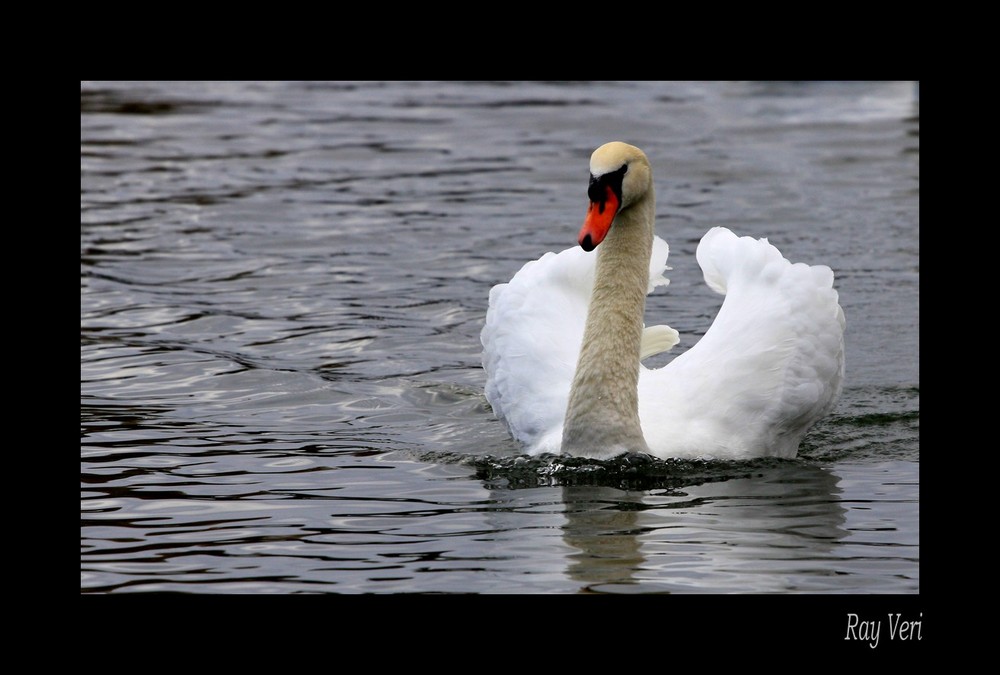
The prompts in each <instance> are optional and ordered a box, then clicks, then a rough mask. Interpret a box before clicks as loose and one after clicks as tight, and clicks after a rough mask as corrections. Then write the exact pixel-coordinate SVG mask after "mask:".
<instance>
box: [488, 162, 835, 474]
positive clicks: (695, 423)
mask: <svg viewBox="0 0 1000 675" xmlns="http://www.w3.org/2000/svg"><path fill="white" fill-rule="evenodd" d="M590 172H591V177H590V188H589V191H588V195H589V197H590V207H589V210H588V212H587V216H586V220H585V221H584V224H583V228H582V229H581V230H580V236H579V243H580V247H573V248H570V249H567V250H565V251H563V252H561V253H559V254H554V253H547V254H545V255H544V256H542V257H541V258H540V259H538V260H535V261H532V262H529V263H527V264H526V265H525V266H524V267H522V268H521V270H520V271H519V272H518V273H517V274H515V275H514V278H513V279H511V280H510V282H509V283H506V284H499V285H497V286H494V287H493V289H492V290H491V291H490V300H489V303H490V304H489V310H488V311H487V314H486V325H485V326H484V328H483V330H482V335H481V339H482V343H483V367H484V368H485V370H486V375H487V381H486V398H487V400H488V401H489V402H490V405H492V407H493V410H494V412H495V414H496V415H497V417H499V418H500V419H501V420H503V421H504V422H505V423H506V424H507V427H508V429H509V430H510V433H511V435H512V436H513V437H514V438H515V439H516V440H517V441H519V442H520V443H521V444H522V446H523V447H524V449H525V451H526V452H528V453H529V454H540V453H544V452H551V453H559V452H563V453H567V454H571V455H577V456H584V457H592V458H598V459H607V458H611V457H615V456H617V455H619V454H622V453H625V452H642V453H648V454H652V455H655V456H657V457H661V458H668V457H688V458H699V457H701V458H716V459H742V458H751V457H761V456H777V457H794V456H795V454H796V452H797V451H798V446H799V442H800V441H801V440H802V437H803V436H804V435H805V434H806V431H807V430H808V429H809V428H810V427H811V426H812V425H813V423H815V422H816V421H817V420H818V419H820V418H821V417H822V416H824V415H825V414H826V413H827V412H829V411H830V409H831V408H832V407H833V405H834V403H835V402H836V400H837V397H838V396H839V395H840V389H841V383H842V380H843V375H844V325H845V322H844V313H843V310H842V309H841V307H840V305H839V303H838V295H837V291H835V290H834V289H833V272H832V271H831V270H830V268H829V267H826V266H822V265H817V266H809V265H805V264H802V263H797V264H794V265H793V264H792V263H790V262H789V261H788V260H786V259H785V258H784V257H783V256H782V255H781V253H780V252H779V251H778V249H776V248H775V247H774V246H772V245H771V244H769V243H768V242H767V240H766V239H759V240H755V239H751V238H750V237H737V236H736V235H735V234H733V233H732V232H730V231H729V230H728V229H726V228H723V227H716V228H713V229H711V230H709V232H708V233H707V234H705V236H704V237H703V238H702V240H701V242H700V243H699V245H698V250H697V259H698V263H699V264H700V265H701V268H702V271H703V272H704V275H705V281H706V282H707V283H708V285H709V287H711V288H712V289H713V290H715V291H717V292H719V293H722V294H724V295H725V296H726V298H725V300H724V302H723V305H722V308H721V309H720V310H719V313H718V316H717V317H716V319H715V321H714V323H713V324H712V326H711V327H710V328H709V330H708V331H707V332H706V333H705V335H704V336H703V337H702V338H701V340H699V341H698V343H697V344H696V345H694V346H693V347H692V348H691V349H689V350H688V351H686V352H685V353H683V354H681V355H680V356H678V357H676V358H675V359H674V360H673V361H671V362H670V363H668V364H667V365H666V366H663V367H662V368H658V369H649V368H646V367H645V366H643V365H642V364H641V363H640V361H641V360H642V359H643V358H646V357H647V356H650V355H651V354H655V353H658V352H662V351H665V350H667V349H669V348H670V347H672V346H673V345H674V344H676V343H677V341H678V336H677V332H676V331H675V330H673V329H671V328H669V327H667V326H652V327H650V328H644V327H643V313H644V310H645V302H646V294H647V293H649V292H650V291H652V290H653V288H654V287H656V286H660V285H665V284H667V283H668V280H667V279H666V278H664V277H663V272H664V271H665V270H666V269H667V267H666V260H667V254H668V247H667V244H666V242H664V241H663V240H662V239H660V238H659V237H656V236H654V233H653V220H654V218H653V217H654V212H655V197H654V193H653V177H652V169H651V167H650V164H649V160H648V159H647V158H646V155H645V154H644V153H643V152H642V151H641V150H640V149H639V148H636V147H634V146H631V145H627V144H625V143H620V142H613V143H608V144H606V145H603V146H601V147H600V148H598V149H597V150H595V151H594V153H593V155H592V156H591V159H590ZM602 241H603V243H602ZM598 244H600V248H598V251H597V253H596V254H594V253H591V252H590V251H592V250H593V249H594V248H595V247H597V246H598Z"/></svg>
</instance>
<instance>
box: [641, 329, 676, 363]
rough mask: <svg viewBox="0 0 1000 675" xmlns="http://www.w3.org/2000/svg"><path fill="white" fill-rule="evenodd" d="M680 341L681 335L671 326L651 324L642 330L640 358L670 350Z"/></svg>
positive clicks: (643, 359) (642, 359)
mask: <svg viewBox="0 0 1000 675" xmlns="http://www.w3.org/2000/svg"><path fill="white" fill-rule="evenodd" d="M680 341H681V337H680V335H679V334H678V333H677V331H676V330H674V329H673V328H671V327H670V326H649V327H647V328H645V329H644V330H643V331H642V346H641V347H640V350H639V351H640V354H639V360H640V361H645V360H646V359H648V358H649V357H650V356H655V355H657V354H662V353H663V352H666V351H670V350H671V349H672V348H673V347H674V345H676V344H677V343H678V342H680Z"/></svg>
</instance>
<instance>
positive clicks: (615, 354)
mask: <svg viewBox="0 0 1000 675" xmlns="http://www.w3.org/2000/svg"><path fill="white" fill-rule="evenodd" d="M654 212H655V198H654V196H653V189H652V186H650V188H649V191H648V192H647V193H646V195H645V196H644V197H643V198H642V199H641V200H640V201H638V202H635V203H633V204H632V205H630V206H629V207H628V208H627V209H624V210H623V211H621V212H619V214H618V215H617V216H616V218H615V221H614V224H613V225H612V226H611V230H610V231H609V232H608V235H607V237H606V238H605V239H604V241H603V243H601V245H600V246H598V249H597V272H596V275H595V278H594V292H593V295H592V296H591V301H590V310H589V312H588V314H587V325H586V328H585V329H584V333H583V347H582V349H581V351H580V359H579V361H578V362H577V366H576V374H575V375H574V377H573V385H572V387H571V389H570V394H569V404H568V406H567V408H566V421H565V425H564V426H563V439H562V450H563V452H565V453H568V454H571V455H577V456H582V457H593V458H598V459H600V458H610V457H614V456H616V455H619V454H621V453H622V452H649V450H648V448H647V446H646V441H645V439H644V438H643V435H642V428H641V427H640V425H639V393H638V383H639V349H640V345H641V343H642V329H643V323H642V320H643V314H644V312H645V308H646V292H647V291H648V287H649V257H650V255H651V253H652V246H653V217H654Z"/></svg>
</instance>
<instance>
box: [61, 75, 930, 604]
mask: <svg viewBox="0 0 1000 675" xmlns="http://www.w3.org/2000/svg"><path fill="white" fill-rule="evenodd" d="M80 98H81V117H80V128H81V147H80V150H81V153H80V167H81V201H80V209H81V214H80V215H81V240H80V260H81V425H82V441H81V517H82V520H81V591H82V592H84V593H107V592H130V591H161V590H166V591H185V592H195V593H253V594H257V593H296V592H319V593H328V592H333V593H362V592H374V593H390V592H400V591H416V592H473V593H576V592H580V591H597V592H608V593H644V592H675V593H854V594H856V593H862V594H890V593H891V594H898V593H903V594H913V593H917V592H918V591H919V590H920V555H919V554H920V547H919V544H920V527H919V455H920V453H919V445H920V444H919V409H920V406H919V403H920V397H919V379H920V378H919V370H918V354H919V336H918V325H919V304H918V283H919V243H918V235H919V216H918V211H919V209H918V207H919V112H918V102H917V100H916V97H915V87H914V84H913V83H910V82H906V83H801V82H797V83H744V82H735V83H721V82H720V83H659V82H642V83H453V82H446V83H420V82H402V83H383V82H373V83H363V82H350V83H326V82H324V83H308V82H290V83H248V82H236V83H177V82H171V83H125V82H111V83H106V82H84V83H82V85H81V97H80ZM609 140H624V141H628V142H631V143H634V144H636V145H638V146H640V147H642V148H643V149H644V150H645V151H646V153H647V155H648V156H649V157H650V159H651V161H652V163H653V166H654V171H655V180H656V188H657V198H658V217H657V232H658V234H660V235H661V236H663V237H664V238H665V239H667V241H668V242H669V243H670V245H671V256H670V265H671V267H672V268H673V269H672V270H671V271H670V272H669V273H668V275H667V276H669V278H670V279H671V284H670V286H668V287H666V288H665V289H660V290H659V291H658V292H657V293H655V294H654V295H653V296H650V298H649V302H648V305H647V316H648V317H650V318H649V320H650V321H651V322H652V323H669V324H670V325H671V326H673V327H674V328H676V329H678V330H679V331H680V333H681V340H682V341H681V344H680V345H679V347H677V348H675V350H674V352H673V353H680V352H682V351H683V350H684V349H687V348H689V347H690V346H691V345H692V344H694V342H696V341H697V339H698V337H699V336H700V335H701V334H703V333H704V331H705V330H706V329H707V327H708V325H710V323H711V320H712V318H713V316H714V313H715V311H716V310H717V308H718V306H719V299H718V297H717V296H715V295H714V294H713V293H712V292H711V291H710V290H708V288H707V287H706V286H705V285H704V282H703V280H702V278H701V274H700V271H699V268H698V266H697V263H696V261H695V259H694V249H695V246H696V245H697V242H698V240H699V238H700V237H701V235H702V234H703V233H704V232H705V231H707V230H708V229H709V228H710V227H712V226H715V225H725V226H727V227H730V228H731V229H733V230H734V231H736V232H737V233H738V234H749V235H753V236H757V237H762V236H766V237H768V238H769V240H770V241H771V242H772V243H774V244H776V245H777V246H778V247H779V248H780V249H781V250H782V251H783V252H784V253H785V255H786V256H788V257H789V258H791V259H792V260H793V261H805V262H811V263H824V264H828V265H830V266H831V267H832V268H833V270H834V272H835V273H836V275H837V287H838V289H839V291H840V297H841V304H842V305H843V307H844V309H845V313H846V315H847V323H848V330H847V336H846V340H847V378H846V384H845V387H844V392H843V397H842V399H841V401H840V403H839V404H838V406H837V408H836V409H835V410H834V412H833V413H832V415H830V416H829V417H828V418H827V419H825V420H824V421H822V422H821V423H820V424H819V425H817V426H816V427H815V429H814V430H813V431H812V432H811V433H810V435H809V436H808V437H807V438H806V440H805V442H804V444H803V446H802V448H801V450H800V456H799V458H798V459H795V460H785V461H776V460H760V461H753V462H743V463H703V462H654V461H636V460H632V461H627V460H621V461H615V462H609V463H593V462H579V461H573V460H568V459H560V458H552V457H548V458H539V459H531V460H529V459H527V458H524V457H519V456H518V452H517V448H516V447H515V446H514V444H513V442H512V441H511V440H510V439H509V438H508V437H507V435H506V433H505V431H504V429H503V426H502V425H501V424H500V423H499V422H497V421H496V420H495V419H494V418H493V416H492V413H491V411H490V409H489V406H488V404H487V403H486V401H485V398H484V397H483V394H482V388H483V383H484V375H483V371H482V369H481V367H480V345H479V331H480V329H481V327H482V324H483V318H484V314H485V311H486V307H487V298H488V293H489V289H490V287H491V286H493V285H494V284H496V283H500V282H503V281H506V280H508V279H509V278H510V277H511V276H512V275H513V274H514V272H516V271H517V269H518V268H519V267H520V266H521V265H522V264H523V263H524V262H526V261H527V260H530V259H534V258H537V257H539V256H540V255H541V254H543V253H545V252H546V251H549V250H561V249H563V248H567V247H569V246H572V245H573V244H574V239H575V236H576V233H577V230H578V229H579V226H580V223H581V222H582V218H583V214H584V211H585V209H586V189H587V176H588V159H589V156H590V153H591V152H592V151H593V149H594V148H596V147H597V146H598V145H600V144H602V143H604V142H606V141H609ZM657 317H658V318H657ZM659 358H660V359H661V361H662V362H666V360H667V359H668V358H671V357H667V356H664V357H659Z"/></svg>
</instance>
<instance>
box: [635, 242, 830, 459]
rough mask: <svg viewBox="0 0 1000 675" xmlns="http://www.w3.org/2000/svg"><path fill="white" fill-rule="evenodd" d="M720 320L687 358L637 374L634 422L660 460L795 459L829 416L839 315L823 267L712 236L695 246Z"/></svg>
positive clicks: (764, 245)
mask: <svg viewBox="0 0 1000 675" xmlns="http://www.w3.org/2000/svg"><path fill="white" fill-rule="evenodd" d="M697 257H698V263H699V264H700V265H701V267H702V271H703V272H704V275H705V281H706V283H707V284H708V285H709V287H711V288H712V289H713V290H715V291H717V292H719V293H723V294H725V296H726V299H725V300H724V301H723V304H722V307H721V309H720V310H719V313H718V315H717V317H716V319H715V321H714V322H713V323H712V326H711V327H710V328H709V330H708V331H707V332H706V333H705V335H704V336H703V337H702V338H701V340H699V341H698V343H697V344H696V345H694V346H693V347H692V348H691V349H690V350H688V351H687V352H685V353H684V354H681V355H680V356H678V357H677V358H676V359H674V360H673V361H672V362H670V363H669V364H667V365H666V366H664V367H663V368H660V369H658V370H647V369H643V370H642V372H641V374H640V379H639V417H640V419H641V420H642V427H643V433H644V435H645V437H646V441H647V443H648V444H649V446H650V450H651V451H652V452H654V453H655V454H657V455H660V456H714V457H720V458H721V457H733V458H739V457H751V456H762V455H774V456H782V457H794V456H795V453H796V451H797V448H798V444H799V441H800V440H801V439H802V437H803V436H804V435H805V433H806V431H807V430H808V429H809V427H810V426H812V424H813V423H815V422H816V420H818V419H819V418H820V417H822V416H823V415H825V414H826V413H827V412H829V410H830V409H831V408H832V407H833V405H834V403H835V402H836V400H837V397H838V396H839V394H840V389H841V383H842V380H843V374H844V325H845V321H844V313H843V310H842V309H841V307H840V305H839V303H838V294H837V291H836V290H834V289H833V272H832V271H831V270H830V268H829V267H826V266H822V265H817V266H809V265H805V264H803V263H797V264H792V263H791V262H789V261H788V260H786V259H785V258H784V257H783V256H782V255H781V253H780V252H779V251H778V249H776V248H775V247H774V246H772V245H771V244H769V243H768V242H767V240H766V239H753V238H751V237H737V236H736V235H735V234H733V233H732V232H730V231H729V230H728V229H726V228H721V227H716V228H713V229H712V230H710V231H709V232H708V233H707V234H705V236H704V237H703V238H702V240H701V243H700V244H699V245H698V252H697Z"/></svg>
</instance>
